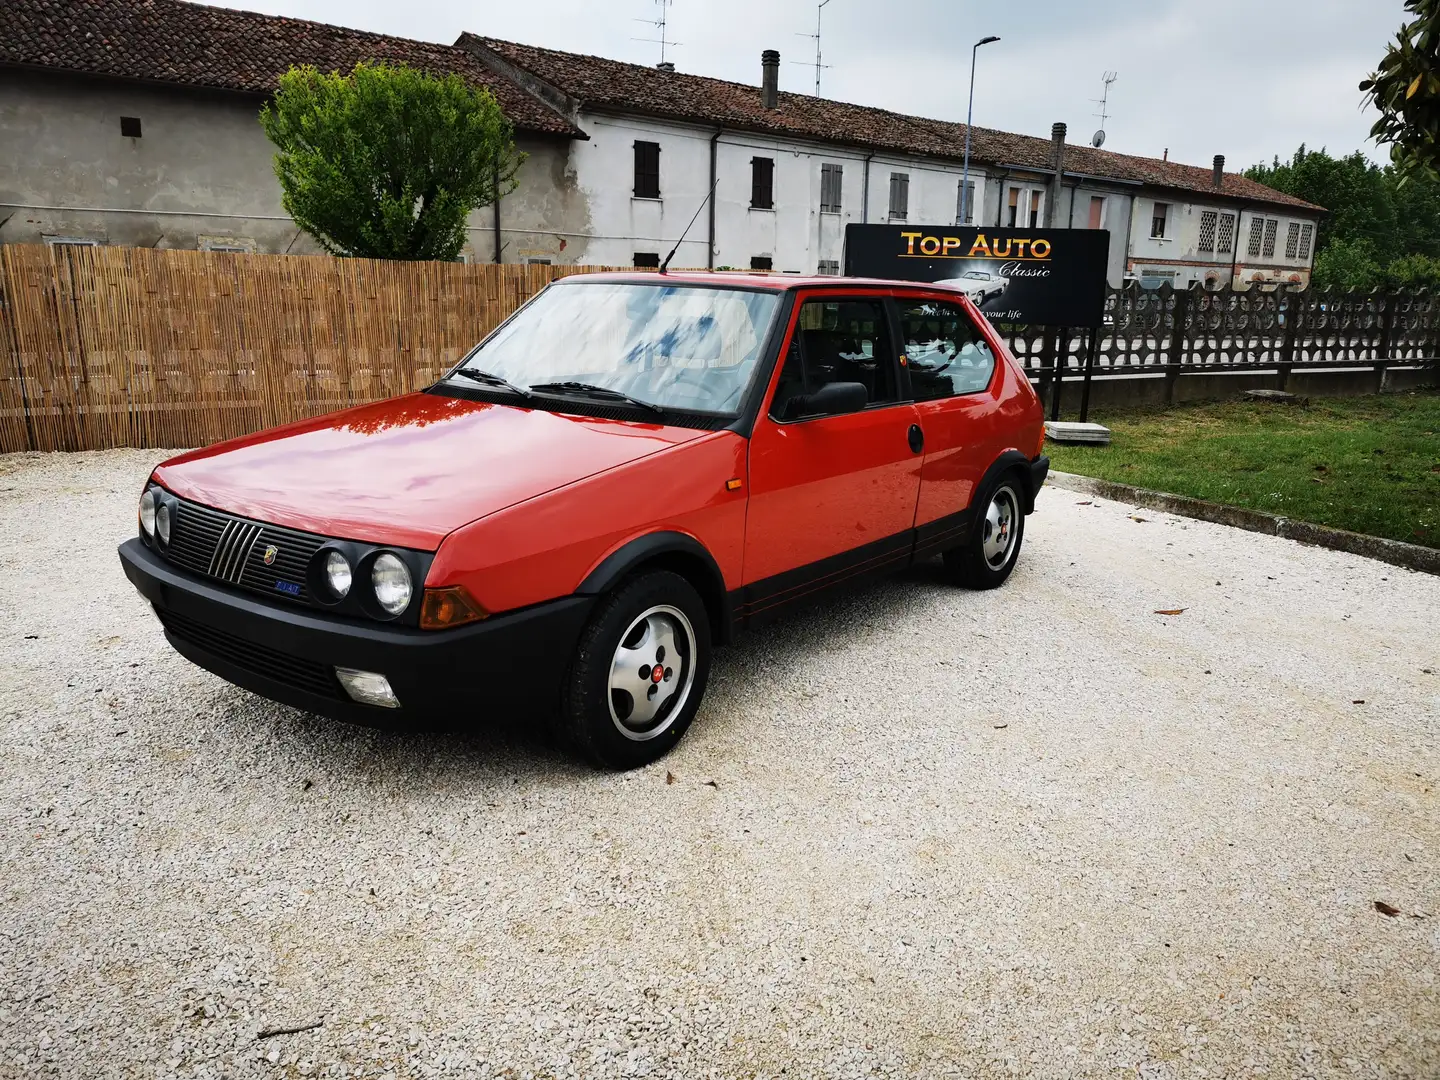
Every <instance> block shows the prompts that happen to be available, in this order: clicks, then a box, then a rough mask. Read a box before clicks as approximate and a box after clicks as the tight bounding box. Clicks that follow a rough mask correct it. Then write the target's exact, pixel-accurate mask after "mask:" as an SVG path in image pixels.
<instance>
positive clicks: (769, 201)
mask: <svg viewBox="0 0 1440 1080" xmlns="http://www.w3.org/2000/svg"><path fill="white" fill-rule="evenodd" d="M750 209H752V210H773V209H775V159H774V158H768V157H757V158H751V159H750Z"/></svg>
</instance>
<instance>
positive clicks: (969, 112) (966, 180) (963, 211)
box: [960, 34, 1000, 225]
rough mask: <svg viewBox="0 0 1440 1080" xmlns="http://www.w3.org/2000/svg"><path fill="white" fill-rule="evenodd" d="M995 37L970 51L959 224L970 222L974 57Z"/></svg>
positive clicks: (995, 39)
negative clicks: (968, 102)
mask: <svg viewBox="0 0 1440 1080" xmlns="http://www.w3.org/2000/svg"><path fill="white" fill-rule="evenodd" d="M999 40H1000V39H999V38H998V37H996V36H995V35H993V34H992V35H991V36H990V37H983V38H981V39H980V40H979V41H977V42H976V43H975V44H974V46H973V47H972V48H971V49H970V105H969V107H968V108H967V109H966V110H965V172H964V175H963V176H962V177H961V180H960V224H961V225H964V224H965V222H967V221H968V220H970V213H969V211H970V118H971V117H972V116H974V115H975V55H976V54H977V53H978V52H979V51H980V46H981V45H989V44H990V43H991V42H992V41H999Z"/></svg>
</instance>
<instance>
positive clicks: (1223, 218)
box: [1215, 214, 1235, 255]
mask: <svg viewBox="0 0 1440 1080" xmlns="http://www.w3.org/2000/svg"><path fill="white" fill-rule="evenodd" d="M1234 248H1235V215H1234V214H1221V215H1220V228H1219V229H1217V230H1216V232H1215V251H1216V253H1217V254H1220V255H1229V254H1230V252H1231V251H1233V250H1234Z"/></svg>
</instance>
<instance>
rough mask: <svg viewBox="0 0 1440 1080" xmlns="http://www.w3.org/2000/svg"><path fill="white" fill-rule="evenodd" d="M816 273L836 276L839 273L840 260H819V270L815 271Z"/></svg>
mask: <svg viewBox="0 0 1440 1080" xmlns="http://www.w3.org/2000/svg"><path fill="white" fill-rule="evenodd" d="M816 273H818V274H826V275H833V276H838V275H839V273H840V260H839V259H821V260H820V268H819V269H818V270H817V271H816Z"/></svg>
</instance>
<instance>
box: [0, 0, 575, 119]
mask: <svg viewBox="0 0 1440 1080" xmlns="http://www.w3.org/2000/svg"><path fill="white" fill-rule="evenodd" d="M0 6H3V9H4V15H3V17H0V64H3V63H10V64H23V65H26V66H32V67H44V68H58V69H61V70H64V71H74V72H81V73H84V74H88V75H108V76H113V77H116V78H126V79H143V80H146V81H154V82H168V83H180V84H182V85H186V86H197V87H201V86H203V87H214V88H217V89H222V90H238V91H244V92H251V93H260V94H264V93H269V92H270V91H273V90H274V89H275V86H276V83H277V80H278V79H279V77H280V75H281V74H282V73H284V72H285V71H288V70H289V69H290V67H291V66H292V65H296V64H314V65H315V66H316V67H318V68H320V69H322V70H326V71H335V70H339V71H347V70H349V69H350V68H353V67H354V66H355V64H356V63H358V62H359V61H361V60H389V61H394V62H397V63H406V64H409V65H411V66H412V67H417V68H420V69H422V70H426V71H433V72H437V73H443V72H452V71H453V72H455V73H457V74H459V75H461V76H463V77H464V78H465V79H466V80H467V81H469V82H470V83H472V84H474V85H479V86H484V87H486V88H487V89H489V90H490V91H491V92H492V93H494V95H495V97H496V100H497V101H499V103H500V107H501V108H502V109H504V110H505V114H506V115H507V116H508V117H509V118H510V120H511V122H512V123H514V124H515V126H516V127H517V128H520V129H522V130H526V131H538V132H548V133H553V134H557V135H569V136H572V137H580V136H582V135H583V133H582V132H580V131H579V129H577V128H576V127H575V126H574V125H573V124H571V123H570V122H569V121H568V120H567V119H565V117H563V116H561V115H560V114H559V113H557V112H556V111H555V110H553V109H551V108H550V107H549V106H548V105H546V104H544V103H543V102H541V101H540V100H539V99H538V98H536V97H534V96H533V95H531V94H528V93H526V92H525V91H524V90H522V89H521V88H520V87H518V86H516V85H515V84H514V83H512V82H510V81H509V80H506V79H503V78H500V77H498V76H497V75H495V74H494V73H493V72H491V71H490V70H489V69H488V68H486V67H485V66H484V65H482V64H480V63H479V62H478V61H477V60H475V58H474V57H473V56H471V55H470V54H469V53H468V52H466V51H465V50H463V49H457V48H456V47H454V46H453V45H440V44H435V43H432V42H425V41H411V40H409V39H407V38H397V37H389V36H387V35H384V34H367V33H363V32H361V31H358V30H349V29H346V28H344V27H339V26H328V25H326V24H325V23H317V22H308V21H306V20H304V19H288V18H281V17H278V16H272V15H261V14H257V13H255V12H250V11H236V10H232V9H230V8H220V7H208V6H204V5H201V4H190V3H182V2H180V0H0Z"/></svg>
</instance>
